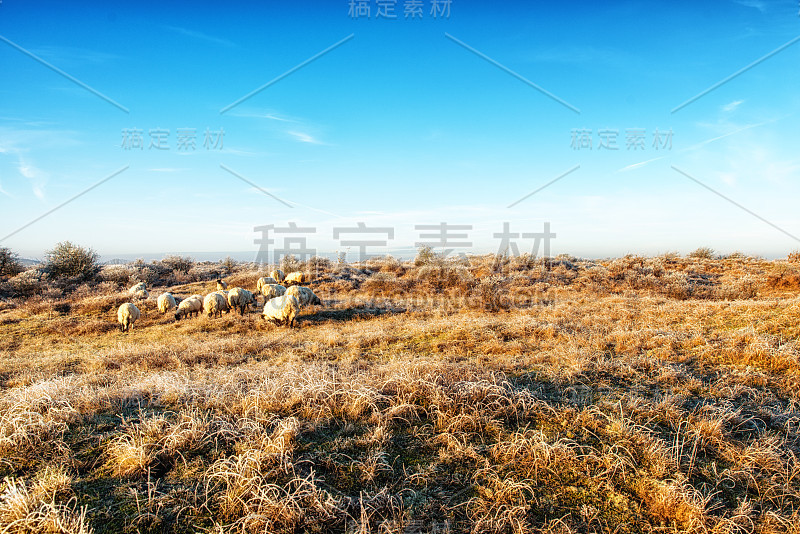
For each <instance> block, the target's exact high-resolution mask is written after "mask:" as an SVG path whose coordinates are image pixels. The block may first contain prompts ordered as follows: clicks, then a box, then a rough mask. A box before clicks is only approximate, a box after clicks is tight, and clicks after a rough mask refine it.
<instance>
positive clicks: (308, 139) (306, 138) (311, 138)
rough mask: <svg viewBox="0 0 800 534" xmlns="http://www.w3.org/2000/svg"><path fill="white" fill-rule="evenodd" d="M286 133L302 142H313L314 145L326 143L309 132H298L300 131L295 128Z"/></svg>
mask: <svg viewBox="0 0 800 534" xmlns="http://www.w3.org/2000/svg"><path fill="white" fill-rule="evenodd" d="M286 133H288V134H289V135H291V136H292V137H294V138H295V139H296V140H298V141H300V142H301V143H311V144H313V145H323V144H325V143H323V142H322V141H320V140H318V139H316V138H315V137H314V136H312V135H309V134H307V133H304V132H298V131H295V130H290V131H288V132H286Z"/></svg>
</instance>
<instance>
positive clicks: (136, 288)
mask: <svg viewBox="0 0 800 534" xmlns="http://www.w3.org/2000/svg"><path fill="white" fill-rule="evenodd" d="M139 291H147V284H145V283H144V282H139V283H138V284H136V285H135V286H132V287H131V288H130V289H128V293H130V294H131V295H135V294H136V293H138V292H139Z"/></svg>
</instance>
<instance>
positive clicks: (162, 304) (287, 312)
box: [117, 269, 322, 332]
mask: <svg viewBox="0 0 800 534" xmlns="http://www.w3.org/2000/svg"><path fill="white" fill-rule="evenodd" d="M310 281H311V275H310V274H309V273H304V272H293V273H289V274H288V275H284V273H283V271H282V270H280V269H276V270H274V271H272V272H271V273H270V276H264V277H261V278H259V279H258V282H257V283H256V291H255V293H253V292H252V291H248V290H246V289H244V288H241V287H234V288H233V289H231V290H228V284H226V283H225V282H224V281H222V280H217V290H216V291H214V292H213V293H209V294H208V295H206V296H205V297H203V296H202V295H192V296H190V297H188V298H185V299H183V300H181V301H180V303H179V302H177V301H176V300H175V297H174V296H173V295H172V294H171V293H162V294H161V295H159V296H158V299H157V301H156V303H157V305H158V311H159V312H161V313H162V314H164V313H167V312H169V311H172V310H175V320H176V321H178V320H180V319H182V318H186V317H192V316H198V315H200V313H201V312H203V313H205V314H207V315H208V316H209V317H219V316H220V315H222V313H223V312H225V313H229V312H230V310H234V311H235V310H239V313H240V314H241V315H244V312H245V311H246V310H247V308H248V306H255V305H256V304H257V302H256V296H257V295H263V296H264V298H265V304H264V311H263V313H262V316H263V317H264V319H265V320H268V321H272V322H273V323H275V324H278V325H280V324H285V325H287V326H289V327H290V328H291V327H292V326H294V320H295V318H296V317H297V315H298V314H299V313H300V308H301V307H303V306H308V305H321V304H322V301H321V300H320V299H319V297H317V295H315V294H314V292H313V291H312V290H311V289H310V288H308V287H305V286H303V285H301V284H307V283H309V282H310ZM287 286H289V287H287ZM128 293H129V294H130V295H131V296H132V297H133V298H135V299H146V298H147V297H148V296H149V295H150V294H149V293H148V292H147V286H146V284H145V283H144V282H140V283H138V284H136V285H135V286H133V287H132V288H130V289H129V290H128ZM140 315H141V313H140V312H139V308H137V307H136V305H135V304H133V303H131V302H126V303H125V304H123V305H121V306H120V307H119V309H118V310H117V320H118V321H119V324H120V327H121V328H122V331H123V332H127V331H128V330H130V328H131V327H132V326H133V323H134V322H136V320H137V319H139V317H140Z"/></svg>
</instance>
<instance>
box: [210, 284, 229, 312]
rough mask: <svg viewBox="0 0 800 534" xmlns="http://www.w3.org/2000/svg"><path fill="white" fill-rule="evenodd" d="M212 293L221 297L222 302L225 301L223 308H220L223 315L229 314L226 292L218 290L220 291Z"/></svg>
mask: <svg viewBox="0 0 800 534" xmlns="http://www.w3.org/2000/svg"><path fill="white" fill-rule="evenodd" d="M214 293H216V294H217V295H220V296H221V297H222V300H224V301H225V306H224V307H223V308H222V311H224V312H225V313H230V312H231V308H230V306H228V291H226V290H220V291H214Z"/></svg>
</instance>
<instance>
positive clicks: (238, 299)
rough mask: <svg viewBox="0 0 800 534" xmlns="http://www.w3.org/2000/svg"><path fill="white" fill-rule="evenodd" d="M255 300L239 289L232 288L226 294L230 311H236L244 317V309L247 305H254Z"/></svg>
mask: <svg viewBox="0 0 800 534" xmlns="http://www.w3.org/2000/svg"><path fill="white" fill-rule="evenodd" d="M255 303H256V299H255V297H254V296H253V294H252V293H251V292H250V291H248V290H246V289H242V288H241V287H234V288H233V289H231V290H230V291H229V292H228V306H230V307H231V308H232V309H234V310H235V309H238V310H239V314H240V315H244V311H245V309H247V306H248V304H255Z"/></svg>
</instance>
